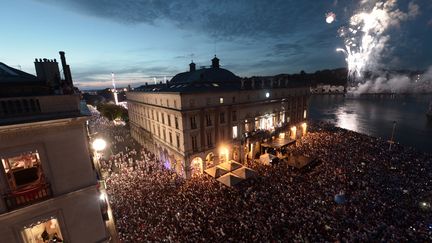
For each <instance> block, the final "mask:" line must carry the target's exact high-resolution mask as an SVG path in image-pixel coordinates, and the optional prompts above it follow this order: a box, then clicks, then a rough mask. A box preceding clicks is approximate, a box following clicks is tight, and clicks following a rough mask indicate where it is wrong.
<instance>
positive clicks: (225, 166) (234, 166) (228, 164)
mask: <svg viewBox="0 0 432 243" xmlns="http://www.w3.org/2000/svg"><path fill="white" fill-rule="evenodd" d="M242 166H243V165H242V164H240V163H237V162H235V161H234V160H231V161H228V162H224V163H222V164H219V165H218V166H217V167H219V168H222V169H224V170H227V171H233V170H236V169H238V168H241V167H242Z"/></svg>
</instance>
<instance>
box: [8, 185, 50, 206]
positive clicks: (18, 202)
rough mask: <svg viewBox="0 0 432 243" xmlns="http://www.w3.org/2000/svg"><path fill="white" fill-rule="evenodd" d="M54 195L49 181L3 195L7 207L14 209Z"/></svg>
mask: <svg viewBox="0 0 432 243" xmlns="http://www.w3.org/2000/svg"><path fill="white" fill-rule="evenodd" d="M51 197H52V190H51V185H50V184H49V183H43V184H37V185H32V186H31V187H26V188H22V189H20V190H15V191H12V192H9V193H7V194H4V195H3V199H4V200H5V203H6V207H7V209H8V210H9V211H10V210H14V209H17V208H21V207H25V206H28V205H31V204H34V203H37V202H40V201H44V200H46V199H49V198H51Z"/></svg>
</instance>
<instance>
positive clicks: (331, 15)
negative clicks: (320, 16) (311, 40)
mask: <svg viewBox="0 0 432 243" xmlns="http://www.w3.org/2000/svg"><path fill="white" fill-rule="evenodd" d="M335 20H336V14H335V13H333V12H328V13H327V14H326V22H327V24H331V23H333V21H335Z"/></svg>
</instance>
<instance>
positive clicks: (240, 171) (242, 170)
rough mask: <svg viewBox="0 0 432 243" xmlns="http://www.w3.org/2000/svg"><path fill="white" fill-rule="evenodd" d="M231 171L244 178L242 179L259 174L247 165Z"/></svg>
mask: <svg viewBox="0 0 432 243" xmlns="http://www.w3.org/2000/svg"><path fill="white" fill-rule="evenodd" d="M231 173H233V174H234V175H236V176H238V177H240V178H242V179H248V178H253V177H255V176H256V175H257V173H256V171H254V170H252V169H249V168H247V167H245V166H243V167H241V168H239V169H237V170H234V171H232V172H231Z"/></svg>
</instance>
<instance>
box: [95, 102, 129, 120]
mask: <svg viewBox="0 0 432 243" xmlns="http://www.w3.org/2000/svg"><path fill="white" fill-rule="evenodd" d="M97 109H98V110H99V112H100V113H101V114H102V115H103V116H104V117H106V118H107V119H108V120H110V121H112V120H115V119H122V120H123V121H125V122H128V121H129V117H128V111H127V109H125V108H124V107H122V106H118V105H114V104H99V105H98V106H97Z"/></svg>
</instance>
